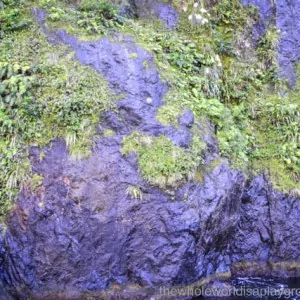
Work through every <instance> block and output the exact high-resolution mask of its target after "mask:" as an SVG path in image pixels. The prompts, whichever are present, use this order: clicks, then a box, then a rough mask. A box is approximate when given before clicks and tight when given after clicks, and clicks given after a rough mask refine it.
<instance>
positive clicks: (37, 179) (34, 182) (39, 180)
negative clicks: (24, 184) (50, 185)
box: [30, 174, 44, 191]
mask: <svg viewBox="0 0 300 300" xmlns="http://www.w3.org/2000/svg"><path fill="white" fill-rule="evenodd" d="M43 180H44V177H43V176H42V175H40V174H33V175H32V178H31V182H30V187H31V189H32V190H33V191H35V190H36V189H37V188H39V187H40V186H41V185H42V184H43Z"/></svg>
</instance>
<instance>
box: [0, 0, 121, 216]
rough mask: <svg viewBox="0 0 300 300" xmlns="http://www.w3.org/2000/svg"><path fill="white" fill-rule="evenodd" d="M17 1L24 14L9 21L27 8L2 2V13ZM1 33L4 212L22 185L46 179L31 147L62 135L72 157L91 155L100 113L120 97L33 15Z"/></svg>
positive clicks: (0, 186) (0, 211) (0, 193)
mask: <svg viewBox="0 0 300 300" xmlns="http://www.w3.org/2000/svg"><path fill="white" fill-rule="evenodd" d="M19 2H20V9H22V13H23V15H22V13H21V10H20V11H19V12H18V13H16V17H15V18H13V19H12V20H10V19H9V22H13V23H14V22H21V21H20V20H22V18H23V17H24V18H25V17H26V15H27V9H29V7H25V6H24V5H25V4H24V5H23V4H22V3H23V2H21V1H9V2H4V4H5V6H4V7H3V8H2V9H1V14H2V15H5V14H9V15H11V10H12V8H11V7H12V6H13V5H15V7H18V6H17V5H16V4H17V3H19ZM13 9H16V10H19V9H17V8H13ZM29 16H30V14H29ZM26 18H28V16H27V17H26ZM4 20H5V22H7V21H6V20H7V19H5V18H4ZM30 24H31V25H30ZM3 28H4V30H3ZM1 35H2V39H1V42H0V44H1V47H0V173H1V176H0V199H1V205H0V217H2V216H5V215H6V214H7V212H8V211H9V210H10V208H11V201H12V200H14V198H15V196H16V195H17V194H18V192H19V189H20V188H21V187H22V188H27V189H32V190H34V189H36V188H38V187H39V185H40V184H41V182H42V178H41V177H40V175H38V174H33V173H32V171H31V168H30V163H29V159H28V151H29V148H30V146H32V145H38V146H41V147H42V146H44V145H46V144H47V143H49V142H50V141H51V140H53V139H55V138H58V137H60V138H64V139H65V140H66V143H67V145H68V148H69V151H70V154H71V157H73V158H74V159H81V158H85V157H88V156H89V154H90V151H91V148H92V146H93V136H94V135H95V129H94V128H95V125H96V124H98V122H99V116H100V114H101V113H102V112H104V111H107V110H111V109H114V104H113V100H114V99H115V98H116V97H115V96H112V95H111V93H110V91H109V89H108V87H107V84H106V82H105V81H104V79H103V78H102V77H101V76H100V75H99V74H98V73H96V72H95V71H93V70H92V69H91V68H88V67H85V66H82V65H80V64H79V63H78V62H77V61H76V60H74V59H73V53H72V52H70V50H69V49H68V48H67V47H62V46H59V47H58V46H57V47H52V46H50V45H49V44H48V42H47V41H46V38H45V37H44V35H43V33H42V32H41V29H40V28H38V27H37V25H35V23H34V21H33V20H30V22H28V23H27V26H26V27H22V28H20V27H19V26H18V27H17V28H14V27H13V26H11V27H10V28H9V27H8V26H7V25H5V26H4V27H1ZM40 159H41V160H42V159H43V155H41V158H40Z"/></svg>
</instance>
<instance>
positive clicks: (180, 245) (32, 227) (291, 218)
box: [0, 12, 300, 299]
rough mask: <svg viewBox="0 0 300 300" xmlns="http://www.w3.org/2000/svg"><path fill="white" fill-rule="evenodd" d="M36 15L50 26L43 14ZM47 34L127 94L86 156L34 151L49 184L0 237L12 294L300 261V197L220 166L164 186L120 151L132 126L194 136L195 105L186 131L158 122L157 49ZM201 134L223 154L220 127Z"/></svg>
mask: <svg viewBox="0 0 300 300" xmlns="http://www.w3.org/2000/svg"><path fill="white" fill-rule="evenodd" d="M37 16H38V18H39V20H40V23H41V24H43V14H42V13H41V12H37ZM44 30H45V32H46V33H47V34H48V35H49V38H50V40H51V41H52V42H63V43H65V44H68V45H69V46H70V47H71V48H72V49H73V51H74V52H75V55H76V58H77V59H78V60H79V61H80V62H81V63H82V64H84V65H88V66H91V67H92V68H94V69H95V70H97V71H98V72H100V73H101V74H103V75H104V76H105V78H106V79H107V81H108V82H109V85H110V87H111V89H112V90H113V91H114V92H115V93H118V94H123V95H124V98H123V99H122V100H120V101H119V102H118V110H117V111H116V112H110V113H108V114H106V115H104V116H103V117H102V120H103V121H102V122H101V124H100V125H99V127H100V128H99V132H101V130H103V129H113V130H114V131H115V135H113V136H111V137H104V136H103V137H100V138H99V139H98V140H97V142H96V144H95V148H94V151H93V154H92V156H91V157H90V158H89V159H87V160H84V161H73V160H72V159H71V158H70V156H69V154H68V151H67V149H66V146H65V144H64V142H62V141H60V140H56V141H54V142H53V143H52V145H49V146H48V147H46V149H44V150H43V151H44V152H45V154H46V156H45V159H44V160H42V161H41V160H40V159H39V157H40V151H42V150H41V149H39V148H32V150H31V156H30V158H31V162H32V169H33V171H34V172H36V173H39V174H42V175H43V177H44V182H43V185H42V186H41V187H39V188H38V189H37V190H36V191H35V192H30V191H27V190H23V191H22V193H21V194H20V195H19V198H18V201H17V202H16V205H15V208H14V210H13V211H12V213H11V215H10V216H9V217H8V220H7V222H8V223H7V229H6V230H2V233H1V234H0V281H1V282H2V284H3V286H5V287H6V288H10V289H11V293H12V294H13V295H14V298H15V299H27V298H28V295H29V294H30V293H31V292H34V293H39V292H45V291H51V292H53V291H61V290H74V291H76V290H78V291H99V290H102V289H105V288H108V287H110V286H111V285H112V284H115V283H118V284H127V283H131V284H132V283H133V284H138V285H140V286H150V287H151V286H155V287H157V286H161V285H175V284H183V283H184V284H188V283H192V282H195V281H196V280H198V279H199V278H203V277H206V276H209V275H211V274H214V273H223V272H227V271H229V270H230V269H231V266H232V264H234V263H236V262H240V261H244V260H246V261H249V262H261V263H266V262H269V261H275V262H276V261H281V260H289V261H296V262H299V255H300V248H299V245H300V236H299V229H300V228H299V226H300V225H299V224H300V211H299V210H300V208H299V203H300V199H299V198H298V199H296V198H292V197H288V196H285V195H282V194H281V193H278V192H274V191H273V189H272V187H271V186H270V184H269V182H268V180H267V179H266V178H264V177H263V176H260V177H257V178H254V179H253V180H251V181H250V182H247V181H246V180H245V178H244V176H243V174H242V173H240V172H239V171H236V170H232V169H231V168H230V167H229V165H228V164H226V163H222V164H219V165H218V166H217V167H215V168H214V169H213V170H212V171H211V172H209V173H207V174H206V173H205V174H204V179H203V182H193V181H190V182H188V183H186V184H183V185H181V186H180V187H179V188H177V189H172V190H166V191H163V190H160V189H158V188H155V187H152V186H150V185H149V184H148V183H146V182H145V181H144V180H143V179H142V178H141V176H140V174H139V171H138V167H137V160H136V157H135V156H134V155H130V156H128V157H124V156H122V155H121V153H120V147H121V142H122V139H123V137H124V136H126V135H128V134H130V133H131V132H132V131H134V130H139V131H141V132H143V133H145V134H149V135H152V136H158V135H160V134H165V135H166V136H168V137H170V139H171V140H172V141H173V142H174V143H175V144H177V145H178V146H182V147H188V146H189V141H190V139H191V136H192V134H191V131H190V128H191V126H192V125H193V124H194V122H195V121H194V117H193V115H192V114H191V112H189V111H186V112H183V115H182V116H181V117H180V120H179V124H180V126H179V128H178V129H176V128H172V127H168V126H163V125H162V124H160V123H159V122H158V121H157V120H156V118H155V116H156V112H157V109H158V108H159V107H160V106H161V105H162V104H163V102H162V99H163V96H164V95H165V94H166V92H167V90H168V86H167V83H165V82H163V81H162V80H161V79H160V77H159V74H158V72H157V70H156V69H155V66H154V63H153V58H152V57H151V55H150V53H148V52H147V51H145V50H144V49H142V48H141V47H139V46H137V45H135V44H134V42H133V41H132V39H131V38H130V37H126V36H121V35H119V36H115V37H114V41H112V40H109V39H107V38H103V39H101V40H98V41H93V42H79V41H78V40H76V39H75V38H73V37H72V36H69V35H67V34H66V33H65V32H64V31H57V32H54V33H49V32H47V29H46V28H44ZM132 53H135V54H136V55H134V56H131V54H132ZM145 60H146V61H147V62H148V64H149V68H145V67H144V64H143V62H144V61H145ZM194 126H201V124H194ZM205 134H206V138H205V139H206V140H207V141H208V144H209V151H210V155H211V156H213V157H218V147H217V143H216V141H215V140H214V137H213V133H212V132H206V133H205ZM130 186H136V187H139V188H140V190H141V191H142V192H143V199H142V200H136V199H133V198H132V197H131V196H130V195H128V193H127V188H128V187H130ZM0 291H1V287H0ZM0 299H1V298H0ZM8 299H9V298H8ZM37 299H39V298H37ZM69 299H72V298H69Z"/></svg>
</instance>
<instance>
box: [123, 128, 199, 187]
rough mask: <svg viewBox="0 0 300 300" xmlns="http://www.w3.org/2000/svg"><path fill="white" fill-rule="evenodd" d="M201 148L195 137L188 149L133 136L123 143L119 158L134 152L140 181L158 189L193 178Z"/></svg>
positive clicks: (166, 139)
mask: <svg viewBox="0 0 300 300" xmlns="http://www.w3.org/2000/svg"><path fill="white" fill-rule="evenodd" d="M203 150H204V145H203V143H202V142H200V140H199V137H195V138H194V141H193V144H192V146H191V147H190V149H187V150H184V149H183V148H180V147H177V146H174V144H173V143H172V142H171V140H169V139H168V138H167V137H165V136H160V137H157V138H155V137H152V136H145V135H142V134H140V133H138V132H135V133H132V134H131V135H130V136H128V137H126V138H125V139H124V141H123V148H122V154H123V155H128V154H130V153H131V152H135V153H136V154H137V156H138V161H139V168H140V170H141V173H142V175H143V177H144V178H145V179H146V180H147V181H148V182H149V183H151V184H153V185H157V186H159V187H161V188H165V187H168V186H176V185H178V184H179V183H181V182H182V181H183V180H186V179H188V178H193V177H194V175H195V173H196V172H197V170H198V168H199V167H200V166H201V164H202V162H203V161H202V152H203Z"/></svg>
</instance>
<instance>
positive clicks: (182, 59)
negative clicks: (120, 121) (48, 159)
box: [0, 0, 300, 217]
mask: <svg viewBox="0 0 300 300" xmlns="http://www.w3.org/2000/svg"><path fill="white" fill-rule="evenodd" d="M75 2H76V3H75ZM174 2H175V5H176V7H177V8H178V10H180V13H181V19H180V22H179V24H178V26H177V28H176V30H175V31H170V30H168V29H166V28H165V27H164V25H163V24H162V23H161V22H159V21H157V20H156V21H155V20H153V19H151V20H146V21H145V20H138V19H137V20H136V19H135V20H130V19H129V20H126V19H124V17H121V16H120V15H119V12H118V5H117V1H108V0H100V1H99V0H81V1H71V0H63V1H59V0H39V1H22V0H3V1H1V2H0V25H1V27H0V46H1V47H0V172H1V176H0V199H1V204H0V217H1V216H5V215H6V214H7V212H8V211H9V209H10V208H11V201H12V200H13V199H14V198H15V196H16V195H17V193H18V192H19V190H20V188H21V187H26V188H30V189H32V190H34V189H36V188H38V187H39V186H40V184H41V182H42V180H43V179H42V178H41V176H40V175H39V174H32V171H31V169H30V163H29V160H28V151H29V148H30V146H32V145H39V146H44V145H46V144H47V143H49V142H50V141H51V140H53V139H55V138H57V137H60V138H64V139H65V141H66V143H67V145H68V147H69V150H70V153H71V156H72V157H73V158H74V159H81V158H85V157H88V155H89V154H90V150H91V148H92V146H93V136H94V134H95V130H94V128H95V125H96V124H97V123H98V122H99V115H100V114H101V112H104V111H107V110H110V109H113V108H114V105H113V99H114V98H115V97H113V96H112V95H111V94H110V92H109V89H108V88H107V85H106V82H105V81H104V80H103V78H101V76H99V74H97V73H96V72H94V71H93V70H92V69H90V68H88V67H84V66H82V65H80V64H79V63H78V62H76V61H75V60H74V59H73V54H72V52H70V50H69V49H68V48H67V47H62V46H57V47H52V46H50V45H49V44H48V42H47V41H46V38H45V37H44V35H43V33H42V32H41V29H40V28H38V26H37V25H36V22H35V20H34V19H33V17H32V15H31V11H32V8H38V7H40V8H43V9H45V10H46V11H47V13H48V14H47V19H46V24H47V26H48V27H49V28H50V29H51V30H53V29H55V28H64V29H66V30H67V31H68V32H69V33H70V34H75V35H76V36H77V37H79V38H82V39H96V38H98V37H99V36H103V35H108V34H109V33H111V32H121V33H125V34H126V33H129V34H132V35H133V36H134V37H135V39H136V41H137V42H138V43H139V44H141V45H142V46H144V47H145V48H146V49H148V50H149V51H151V52H152V53H153V55H154V58H155V61H156V64H157V67H158V68H159V70H160V73H161V76H162V77H163V78H164V79H166V80H167V81H168V82H169V84H170V87H171V88H170V90H169V92H168V94H167V95H166V97H165V99H164V102H165V105H164V106H163V107H161V108H160V110H159V112H158V115H157V119H158V120H159V121H161V122H162V123H164V124H172V125H174V126H177V121H178V117H179V116H180V114H181V113H182V111H184V110H185V109H187V108H189V109H191V110H192V111H193V113H194V114H195V116H196V119H197V122H199V121H203V120H204V119H205V118H208V119H209V120H210V121H211V123H212V124H213V125H214V126H215V134H216V137H217V138H218V141H219V149H220V153H221V155H222V156H223V157H225V158H228V159H229V160H230V161H231V162H232V164H233V166H235V167H238V168H241V169H244V170H248V171H249V172H250V173H251V172H254V173H255V172H268V174H269V175H270V177H271V179H272V181H273V183H274V184H275V186H276V187H277V188H278V189H280V190H282V191H291V190H292V191H294V192H295V191H299V182H300V166H299V165H300V150H299V140H300V138H299V136H300V133H299V98H300V80H299V83H298V86H297V87H296V88H295V90H293V91H287V89H286V88H285V85H284V82H282V81H281V80H280V79H279V78H278V75H277V73H278V72H277V69H278V66H277V61H276V47H277V40H278V32H277V31H276V28H275V27H270V28H269V30H268V31H267V32H266V34H265V35H264V36H263V37H262V38H261V40H260V41H259V43H258V47H257V49H254V47H253V45H252V40H251V30H252V29H251V28H252V25H253V23H254V22H255V20H256V18H257V12H256V10H255V9H254V8H252V7H250V8H245V7H243V6H242V5H241V4H240V2H239V1H238V0H220V1H203V2H202V3H203V6H202V5H200V6H194V5H193V3H194V1H174ZM209 3H211V4H209ZM74 4H76V5H74ZM110 37H111V38H114V36H113V35H110ZM130 57H131V58H132V59H135V58H136V53H131V54H130ZM144 67H145V69H147V68H149V65H148V63H147V62H145V63H144ZM195 127H196V126H195ZM194 131H195V132H194V134H195V137H194V141H193V145H192V147H191V148H190V149H183V148H180V147H176V146H174V145H173V144H172V143H171V141H170V140H169V139H168V138H166V137H165V136H160V137H157V138H154V137H149V136H143V135H141V134H140V133H133V134H132V135H131V136H129V137H126V138H125V139H124V143H123V149H122V151H123V154H124V155H128V154H129V153H130V152H135V153H136V154H137V157H138V162H139V167H140V170H141V174H142V175H143V176H144V178H145V179H146V180H148V182H149V183H151V184H154V185H157V186H160V187H168V186H176V185H178V184H180V183H182V182H184V181H185V180H187V179H189V178H198V179H199V180H200V181H201V180H202V177H203V176H202V172H201V165H202V153H203V149H204V146H203V144H202V143H201V142H200V141H199V140H198V138H197V136H199V133H198V132H196V129H195V128H194ZM104 134H105V135H106V136H110V135H112V134H113V132H111V131H107V132H105V133H104ZM40 159H41V160H42V159H43V155H41V158H40ZM149 162H150V163H149ZM128 194H129V195H131V196H132V198H138V199H141V197H142V196H141V193H140V192H139V191H138V190H137V189H134V187H130V188H128Z"/></svg>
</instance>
